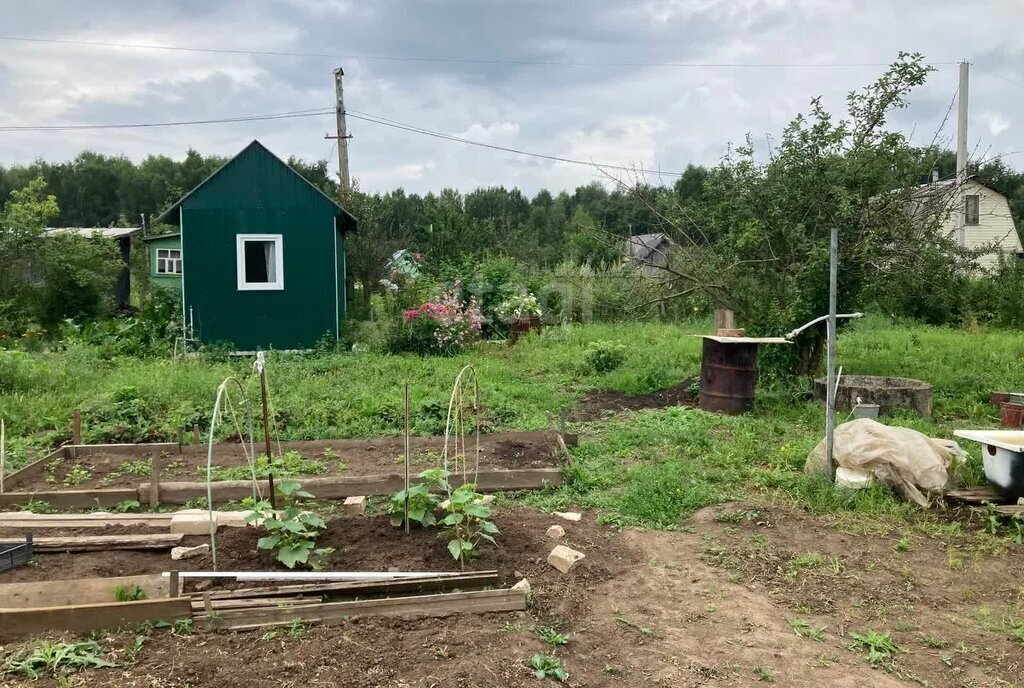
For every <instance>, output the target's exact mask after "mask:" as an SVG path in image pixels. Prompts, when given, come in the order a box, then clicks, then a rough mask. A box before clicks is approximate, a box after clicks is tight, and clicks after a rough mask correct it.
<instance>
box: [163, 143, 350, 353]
mask: <svg viewBox="0 0 1024 688" xmlns="http://www.w3.org/2000/svg"><path fill="white" fill-rule="evenodd" d="M156 222H157V223H166V224H170V225H174V226H175V227H177V230H178V231H177V233H176V235H171V234H168V235H161V236H155V237H150V238H149V239H150V240H149V241H147V242H146V243H147V245H148V246H149V252H150V265H151V266H152V274H153V276H154V277H156V278H157V279H158V280H160V281H161V284H162V285H163V286H170V285H173V284H175V281H176V283H177V284H178V288H179V289H180V290H181V299H182V307H183V313H184V320H185V323H186V325H185V331H184V332H183V333H182V336H183V337H184V338H185V339H186V340H190V341H191V340H198V341H200V342H203V343H223V344H228V345H230V346H231V348H233V349H234V350H235V351H239V352H243V351H244V352H248V351H256V350H259V349H279V350H297V349H310V348H313V347H314V346H315V345H316V344H317V342H319V341H322V340H323V339H325V338H328V339H330V340H336V339H337V338H338V336H339V335H340V333H341V328H342V323H343V322H344V319H345V274H346V265H345V237H346V235H347V234H348V233H349V232H352V231H355V229H356V220H355V218H354V217H352V215H350V214H349V213H348V212H346V211H345V209H344V208H342V207H341V206H340V205H338V203H336V202H335V201H334V200H333V199H331V198H329V197H328V196H326V195H325V194H324V193H323V192H322V191H320V190H319V189H318V188H316V187H315V186H313V185H312V184H310V183H309V182H308V181H307V180H306V179H305V178H304V177H303V176H302V175H300V174H299V173H298V172H296V171H295V170H293V169H292V168H291V167H289V166H288V164H287V163H285V162H284V161H283V160H281V159H280V158H278V157H277V156H276V155H274V154H273V153H271V152H270V151H269V150H267V148H266V147H264V146H263V144H261V143H260V142H259V141H253V142H252V143H250V144H249V145H248V146H246V147H245V148H244V149H243V150H242V151H241V152H240V153H239V154H238V155H236V156H235V157H234V158H232V159H231V160H229V161H228V162H227V163H225V164H224V166H223V167H221V168H220V169H219V170H217V171H216V172H214V173H213V174H212V175H210V176H209V177H208V178H207V179H206V180H205V181H203V182H202V183H201V184H199V186H197V187H196V188H194V189H192V190H191V191H190V192H188V193H187V194H186V195H185V196H184V197H182V198H181V199H180V200H179V201H177V202H176V203H174V204H173V205H172V206H171V207H170V208H168V209H167V210H165V211H164V212H163V213H162V214H161V215H160V216H159V217H158V218H157V219H156ZM175 275H177V277H175Z"/></svg>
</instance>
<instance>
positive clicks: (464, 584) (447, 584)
mask: <svg viewBox="0 0 1024 688" xmlns="http://www.w3.org/2000/svg"><path fill="white" fill-rule="evenodd" d="M497 584H498V572H497V571H480V572H477V573H467V574H465V575H461V576H452V577H450V578H449V577H445V578H426V577H424V578H408V579H405V580H390V581H340V582H333V583H332V582H327V583H307V584H303V585H278V586H267V587H261V588H241V589H238V590H216V591H213V592H211V593H210V596H211V597H212V598H213V599H214V600H228V599H233V600H234V599H244V598H250V597H254V598H258V597H277V596H290V595H305V594H313V595H323V596H327V597H361V596H363V595H383V594H394V593H409V592H447V591H450V590H456V589H466V588H482V587H485V586H488V585H497Z"/></svg>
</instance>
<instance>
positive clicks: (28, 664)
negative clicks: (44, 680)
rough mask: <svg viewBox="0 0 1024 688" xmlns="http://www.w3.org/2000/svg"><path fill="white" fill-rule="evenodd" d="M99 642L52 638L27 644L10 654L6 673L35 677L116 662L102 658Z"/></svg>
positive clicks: (112, 664)
mask: <svg viewBox="0 0 1024 688" xmlns="http://www.w3.org/2000/svg"><path fill="white" fill-rule="evenodd" d="M102 654H103V651H102V649H101V648H100V645H99V643H97V642H96V641H95V640H84V641H82V642H79V643H61V642H53V641H49V640H44V641H40V642H38V643H35V644H33V645H29V646H26V647H25V648H23V649H22V650H21V651H20V652H15V653H14V654H12V655H11V656H9V657H8V658H7V659H6V660H5V661H4V665H3V673H4V674H11V675H21V676H26V677H28V678H30V679H31V680H33V681H35V680H36V679H38V678H39V677H40V676H60V675H64V674H69V673H72V672H75V671H79V670H81V669H101V668H109V667H115V666H117V665H116V664H115V663H113V662H111V661H109V660H106V659H103V657H102V656H101V655H102Z"/></svg>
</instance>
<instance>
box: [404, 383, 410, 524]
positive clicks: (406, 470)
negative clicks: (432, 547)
mask: <svg viewBox="0 0 1024 688" xmlns="http://www.w3.org/2000/svg"><path fill="white" fill-rule="evenodd" d="M405 534H406V535H408V534H409V383H408V382H406V383H405Z"/></svg>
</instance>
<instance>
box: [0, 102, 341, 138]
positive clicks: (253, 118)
mask: <svg viewBox="0 0 1024 688" xmlns="http://www.w3.org/2000/svg"><path fill="white" fill-rule="evenodd" d="M333 114H334V108H318V109H316V110H293V111H291V112H274V113H270V114H266V115H247V116H243V117H224V118H221V119H193V120H186V121H180V122H144V123H134V124H51V125H32V126H0V132H2V131H8V132H17V131H26V132H27V131H79V130H89V129H148V128H152V127H184V126H191V125H195V124H223V123H231V122H263V121H267V120H276V119H295V118H298V117H319V116H321V115H333Z"/></svg>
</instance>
